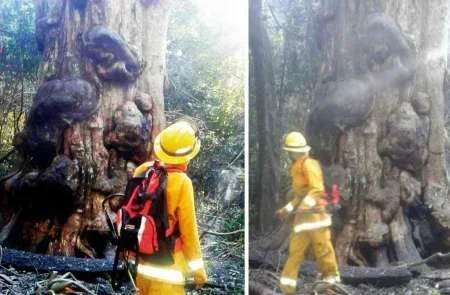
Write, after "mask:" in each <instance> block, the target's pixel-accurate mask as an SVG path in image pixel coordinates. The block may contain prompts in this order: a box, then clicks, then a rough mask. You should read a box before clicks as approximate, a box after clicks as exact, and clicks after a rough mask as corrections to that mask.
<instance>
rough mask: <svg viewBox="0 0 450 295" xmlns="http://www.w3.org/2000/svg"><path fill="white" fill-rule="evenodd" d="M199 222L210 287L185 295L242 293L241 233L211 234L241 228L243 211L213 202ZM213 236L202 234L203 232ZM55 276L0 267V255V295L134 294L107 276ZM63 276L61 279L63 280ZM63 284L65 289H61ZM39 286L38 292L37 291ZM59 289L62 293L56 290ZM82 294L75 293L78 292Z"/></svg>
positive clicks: (205, 206)
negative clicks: (50, 286) (115, 285)
mask: <svg viewBox="0 0 450 295" xmlns="http://www.w3.org/2000/svg"><path fill="white" fill-rule="evenodd" d="M199 207H200V208H199V210H198V211H199V212H197V215H198V222H199V232H200V236H201V244H202V249H203V257H204V260H205V264H206V269H207V272H208V278H209V284H208V285H206V286H205V287H204V288H203V289H201V290H195V289H194V288H190V289H189V288H187V290H188V294H192V295H204V294H243V289H244V244H243V243H244V237H243V236H244V234H243V233H239V234H236V235H230V236H228V235H223V236H222V235H217V234H214V233H220V232H229V231H233V230H235V229H239V228H243V226H244V219H243V216H244V213H243V209H242V208H239V207H237V206H235V207H231V208H228V209H226V210H223V209H221V206H217V205H215V204H214V203H212V202H211V203H208V202H206V203H203V204H202V205H201V206H199ZM205 230H206V231H211V232H212V233H203V232H204V231H205ZM64 275H65V274H63V273H61V274H54V276H56V277H53V278H50V276H51V273H48V272H41V271H37V270H35V271H24V270H18V269H15V268H13V267H10V266H7V265H1V252H0V294H1V295H22V294H23V295H25V294H27V295H28V294H96V295H107V294H108V295H109V294H111V295H112V294H114V295H116V294H117V295H118V294H127V295H129V294H133V291H132V286H131V284H130V283H129V281H124V282H123V283H122V286H121V289H120V290H119V291H117V292H115V291H113V289H112V287H111V284H110V282H109V274H104V275H101V276H93V275H92V274H90V275H87V274H84V275H83V274H75V276H73V277H72V275H68V274H66V275H65V276H64ZM62 276H63V277H62ZM49 278H50V279H53V280H55V279H58V280H59V283H61V284H60V285H59V286H58V285H57V284H56V283H55V284H54V285H53V290H54V292H55V293H51V292H49V291H48V288H47V285H48V282H50V279H49ZM69 280H70V281H69ZM64 283H66V284H67V288H64V285H63V284H64ZM39 286H41V290H42V291H41V292H39V291H38V290H39ZM58 288H60V289H61V290H64V291H59V292H58V291H57V290H56V289H58ZM80 291H81V293H76V292H80Z"/></svg>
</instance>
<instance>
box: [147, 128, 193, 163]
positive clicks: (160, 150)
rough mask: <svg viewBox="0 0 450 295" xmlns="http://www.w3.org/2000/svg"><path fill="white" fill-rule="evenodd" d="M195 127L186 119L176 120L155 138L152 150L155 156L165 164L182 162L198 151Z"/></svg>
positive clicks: (191, 157)
mask: <svg viewBox="0 0 450 295" xmlns="http://www.w3.org/2000/svg"><path fill="white" fill-rule="evenodd" d="M197 137H198V134H197V131H196V129H195V128H194V127H193V126H192V125H191V124H190V123H188V122H186V121H178V122H176V123H174V124H172V125H170V126H169V127H167V128H166V129H164V130H163V131H161V133H160V134H158V136H156V138H155V143H154V144H153V150H154V151H155V155H156V157H157V158H158V159H159V160H161V161H162V162H164V163H166V164H183V163H186V162H188V161H189V160H191V159H193V158H194V157H195V156H196V155H197V154H198V152H199V151H200V140H199V139H198V138H197Z"/></svg>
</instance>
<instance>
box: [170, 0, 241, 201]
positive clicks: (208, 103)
mask: <svg viewBox="0 0 450 295" xmlns="http://www.w3.org/2000/svg"><path fill="white" fill-rule="evenodd" d="M230 33H231V32H226V31H225V29H223V28H214V27H212V26H209V25H208V24H205V23H203V22H202V19H201V15H200V13H199V11H198V9H197V7H196V6H195V5H194V4H193V3H192V1H191V0H180V1H177V4H176V7H175V9H174V11H173V12H172V17H171V20H170V24H169V32H168V51H167V59H168V61H167V65H168V81H169V84H170V86H169V89H168V91H167V93H166V104H167V110H169V111H168V118H169V121H170V120H173V119H175V118H179V117H183V115H186V116H189V117H191V118H192V119H194V120H195V121H196V122H197V123H198V125H199V127H200V131H201V140H202V151H201V152H200V154H199V156H198V158H197V159H195V160H194V161H193V162H192V164H191V168H190V173H191V174H192V176H193V178H194V180H195V181H196V182H198V184H199V187H198V186H197V187H198V188H199V190H198V191H199V192H201V191H203V193H205V194H207V193H208V192H209V191H210V189H211V188H213V187H214V185H215V181H216V179H215V177H216V175H217V174H218V173H219V172H220V171H221V170H222V169H224V168H226V167H227V166H228V164H229V163H230V162H231V161H232V160H233V159H235V158H236V157H237V156H238V155H239V154H240V152H241V151H243V149H244V79H243V73H244V62H245V58H244V56H243V55H242V54H241V53H242V52H241V51H240V48H236V46H235V45H234V44H230V42H227V40H228V38H227V36H229V34H230ZM243 162H244V157H243V153H242V154H241V156H240V157H238V159H237V161H235V162H234V165H237V166H243V164H244V163H243Z"/></svg>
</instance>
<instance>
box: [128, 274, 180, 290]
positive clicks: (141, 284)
mask: <svg viewBox="0 0 450 295" xmlns="http://www.w3.org/2000/svg"><path fill="white" fill-rule="evenodd" d="M136 287H137V288H138V289H139V293H138V294H139V295H168V294H170V295H172V294H173V295H184V294H186V293H185V291H184V286H183V285H175V284H168V283H165V282H160V281H156V280H152V279H148V278H146V277H143V276H139V275H138V276H137V278H136Z"/></svg>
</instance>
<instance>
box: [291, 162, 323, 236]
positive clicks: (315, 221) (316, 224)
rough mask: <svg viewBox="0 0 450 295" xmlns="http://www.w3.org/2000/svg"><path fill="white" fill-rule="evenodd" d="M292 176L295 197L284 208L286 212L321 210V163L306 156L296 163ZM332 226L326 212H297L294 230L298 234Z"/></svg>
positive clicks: (293, 166)
mask: <svg viewBox="0 0 450 295" xmlns="http://www.w3.org/2000/svg"><path fill="white" fill-rule="evenodd" d="M290 174H291V178H292V190H293V191H294V193H295V197H294V199H293V200H292V201H290V202H289V203H288V204H287V205H286V206H285V207H284V208H285V210H286V211H288V212H292V211H294V210H298V209H300V210H308V209H311V208H313V207H316V208H317V207H318V208H321V207H322V206H323V202H322V198H323V194H324V184H323V176H322V169H321V168H320V164H319V162H318V161H316V160H314V159H312V158H310V157H309V156H304V157H302V158H300V159H297V160H296V161H295V162H294V164H293V165H292V168H291V171H290ZM330 225H331V216H330V214H328V213H326V212H325V211H324V212H320V213H300V212H297V213H296V214H295V219H294V228H293V230H294V232H296V233H298V232H302V231H307V230H314V229H318V228H322V227H327V226H330Z"/></svg>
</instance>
